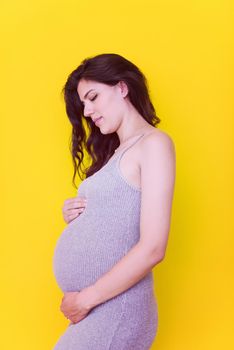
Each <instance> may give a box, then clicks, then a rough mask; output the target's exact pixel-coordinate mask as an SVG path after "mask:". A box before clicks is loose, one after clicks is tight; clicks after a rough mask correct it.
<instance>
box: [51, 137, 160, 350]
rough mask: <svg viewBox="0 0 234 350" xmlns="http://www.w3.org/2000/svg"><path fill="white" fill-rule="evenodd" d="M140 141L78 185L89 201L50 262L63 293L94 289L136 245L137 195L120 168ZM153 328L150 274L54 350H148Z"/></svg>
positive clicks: (68, 331)
mask: <svg viewBox="0 0 234 350" xmlns="http://www.w3.org/2000/svg"><path fill="white" fill-rule="evenodd" d="M143 135H144V134H141V135H138V136H137V138H136V139H135V140H134V142H132V143H131V144H130V145H129V146H127V147H125V148H123V149H122V150H120V151H119V152H117V153H116V154H114V155H113V156H112V157H111V158H110V160H109V161H108V162H107V163H106V164H105V165H104V166H103V167H102V168H101V169H100V170H99V171H97V172H96V173H95V174H93V175H92V176H90V177H88V178H86V179H85V180H83V181H82V182H81V184H80V186H79V188H78V193H79V196H82V197H83V196H84V197H86V198H87V205H86V207H85V209H84V211H83V213H81V214H80V215H79V216H78V217H77V218H75V219H74V220H73V221H71V222H70V223H69V224H68V225H67V226H66V228H65V229H64V231H63V232H62V234H61V236H60V237H59V239H58V240H57V244H56V247H55V252H54V258H53V270H54V274H55V278H56V281H57V283H58V286H59V287H60V288H61V290H62V291H63V292H74V291H81V290H82V289H84V288H86V287H88V286H90V285H92V284H94V283H95V282H96V281H97V280H98V279H99V278H100V277H101V276H102V275H104V274H105V273H106V272H107V271H109V270H111V268H112V267H113V266H114V265H115V264H116V263H117V262H118V261H119V260H121V258H123V257H124V256H125V255H126V254H127V252H128V251H129V250H130V249H131V248H132V247H133V246H134V245H135V244H136V243H137V242H138V241H139V238H140V205H141V190H140V189H139V188H137V187H135V186H133V185H132V184H130V183H129V182H128V181H127V180H126V179H125V178H124V177H123V175H122V173H121V171H120V167H119V162H120V159H121V158H122V156H123V154H124V153H125V152H126V151H127V150H128V149H129V148H130V147H132V146H133V145H134V144H135V143H136V142H137V141H138V140H139V139H140V138H141V137H142V136H143ZM157 328H158V308H157V302H156V298H155V295H154V290H153V274H152V271H150V272H149V273H148V274H147V275H146V276H145V277H143V278H142V279H141V280H140V281H139V282H137V283H136V284H135V285H134V286H132V287H130V288H129V289H127V290H126V291H124V292H122V293H121V294H119V295H117V296H115V297H113V298H111V299H109V300H107V301H106V302H104V303H102V304H99V305H97V306H96V307H94V308H93V309H92V310H91V311H90V312H89V313H88V315H87V316H86V317H85V318H84V319H82V320H81V321H79V322H78V323H75V324H71V325H69V326H68V327H67V329H66V330H65V332H64V333H63V334H62V335H61V336H60V338H59V339H58V341H57V343H56V345H55V347H54V349H53V350H149V349H150V347H151V345H152V343H153V340H154V338H155V336H156V333H157Z"/></svg>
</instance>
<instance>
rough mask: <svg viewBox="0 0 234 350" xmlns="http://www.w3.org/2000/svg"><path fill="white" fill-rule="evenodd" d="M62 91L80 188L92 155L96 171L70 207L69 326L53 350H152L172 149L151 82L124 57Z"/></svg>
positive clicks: (59, 275) (82, 70)
mask: <svg viewBox="0 0 234 350" xmlns="http://www.w3.org/2000/svg"><path fill="white" fill-rule="evenodd" d="M63 91H64V97H65V104H66V111H67V115H68V117H69V120H70V122H71V124H72V148H71V151H72V157H73V162H74V176H73V181H74V179H75V175H76V174H77V173H78V174H79V176H80V170H81V165H82V164H83V157H84V152H83V150H84V148H85V150H86V151H87V153H88V155H89V156H90V159H91V160H92V162H91V165H90V166H89V167H87V168H85V171H83V170H82V172H83V174H85V178H84V179H83V178H82V177H81V176H80V178H81V180H82V182H81V184H80V186H79V187H78V196H77V197H75V198H71V199H68V200H66V201H65V203H64V207H63V214H64V219H65V221H66V222H67V226H66V227H65V229H64V231H63V232H62V234H61V236H60V237H59V239H58V241H57V244H56V247H55V253H54V260H53V269H54V274H55V278H56V281H57V283H58V285H59V287H60V288H61V290H62V292H63V294H64V296H63V298H62V301H61V304H60V310H61V311H62V313H63V314H64V316H65V317H66V318H67V319H69V320H70V323H69V325H68V327H67V329H66V331H65V332H64V333H63V334H62V335H61V337H60V338H59V339H58V341H57V343H56V345H55V347H54V350H148V349H150V347H151V345H152V343H153V341H154V339H155V336H156V334H157V329H158V308H157V301H156V298H155V295H154V286H153V274H152V269H153V268H154V266H155V265H156V264H158V263H160V262H161V261H162V260H163V258H164V256H165V251H166V246H167V241H168V234H169V231H170V219H171V209H172V202H173V192H174V182H175V147H174V143H173V141H172V139H171V138H170V136H169V135H168V134H166V133H165V132H163V131H160V130H159V129H158V128H157V124H158V123H159V122H160V119H159V118H158V117H157V116H156V112H155V109H154V107H153V104H152V102H151V100H150V97H149V92H148V88H147V80H146V78H145V76H144V75H143V73H142V72H141V71H140V70H139V68H137V67H136V66H135V65H134V64H133V63H132V62H130V61H129V60H127V59H126V58H124V57H122V56H120V55H117V54H101V55H97V56H94V57H91V58H87V59H84V60H83V61H82V62H81V64H80V65H79V66H78V68H76V69H75V70H74V71H73V72H72V73H71V74H70V75H69V77H68V79H67V82H66V84H65V86H64V90H63ZM85 126H86V127H85ZM87 129H88V133H87V134H86V130H87Z"/></svg>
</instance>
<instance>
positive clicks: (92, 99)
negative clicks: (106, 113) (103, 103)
mask: <svg viewBox="0 0 234 350" xmlns="http://www.w3.org/2000/svg"><path fill="white" fill-rule="evenodd" d="M96 97H97V95H95V96H94V97H93V98H91V99H90V101H94V100H96ZM81 103H82V105H83V106H84V105H85V104H84V102H83V101H81Z"/></svg>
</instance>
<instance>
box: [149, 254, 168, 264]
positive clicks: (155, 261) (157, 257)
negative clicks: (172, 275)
mask: <svg viewBox="0 0 234 350" xmlns="http://www.w3.org/2000/svg"><path fill="white" fill-rule="evenodd" d="M164 257H165V254H162V253H157V254H154V255H153V259H152V261H153V265H156V264H158V263H160V262H161V261H162V260H163V259H164Z"/></svg>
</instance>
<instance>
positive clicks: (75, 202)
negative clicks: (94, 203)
mask: <svg viewBox="0 0 234 350" xmlns="http://www.w3.org/2000/svg"><path fill="white" fill-rule="evenodd" d="M86 204H87V199H86V198H85V197H79V196H77V197H74V198H69V199H66V200H65V201H64V205H63V208H62V211H63V218H64V220H65V222H66V223H67V224H69V222H71V221H72V220H74V219H75V218H76V217H77V216H79V215H80V214H81V213H82V212H83V211H84V209H85V207H86Z"/></svg>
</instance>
